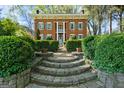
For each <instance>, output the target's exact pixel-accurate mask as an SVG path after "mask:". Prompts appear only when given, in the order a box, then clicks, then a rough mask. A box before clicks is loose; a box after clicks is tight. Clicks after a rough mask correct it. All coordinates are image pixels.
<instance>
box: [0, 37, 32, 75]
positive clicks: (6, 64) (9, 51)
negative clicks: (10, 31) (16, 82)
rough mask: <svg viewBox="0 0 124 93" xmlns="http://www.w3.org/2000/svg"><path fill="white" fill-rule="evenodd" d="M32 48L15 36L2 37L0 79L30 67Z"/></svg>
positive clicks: (0, 42)
mask: <svg viewBox="0 0 124 93" xmlns="http://www.w3.org/2000/svg"><path fill="white" fill-rule="evenodd" d="M33 53H34V51H33V49H32V47H31V46H30V45H29V44H28V43H26V42H25V41H23V40H21V39H19V38H17V37H15V36H0V77H5V76H8V75H11V74H15V73H19V72H21V71H23V70H25V69H27V68H28V67H29V64H28V62H27V61H28V60H29V59H32V56H33Z"/></svg>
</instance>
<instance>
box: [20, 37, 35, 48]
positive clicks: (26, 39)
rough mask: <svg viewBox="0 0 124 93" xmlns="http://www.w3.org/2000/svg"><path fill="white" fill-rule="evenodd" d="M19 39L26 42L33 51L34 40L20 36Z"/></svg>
mask: <svg viewBox="0 0 124 93" xmlns="http://www.w3.org/2000/svg"><path fill="white" fill-rule="evenodd" d="M19 38H20V39H22V40H24V41H26V42H28V43H29V44H30V45H31V47H32V48H33V49H34V50H35V42H34V40H33V39H32V38H30V37H24V36H20V37H19Z"/></svg>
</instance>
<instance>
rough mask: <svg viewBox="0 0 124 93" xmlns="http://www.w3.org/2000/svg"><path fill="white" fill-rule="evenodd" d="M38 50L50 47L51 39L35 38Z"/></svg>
mask: <svg viewBox="0 0 124 93" xmlns="http://www.w3.org/2000/svg"><path fill="white" fill-rule="evenodd" d="M35 46H36V50H37V51H39V50H42V49H48V48H49V41H48V40H35Z"/></svg>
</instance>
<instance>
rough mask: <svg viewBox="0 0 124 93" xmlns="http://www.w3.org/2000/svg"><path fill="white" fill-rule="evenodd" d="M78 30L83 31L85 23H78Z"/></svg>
mask: <svg viewBox="0 0 124 93" xmlns="http://www.w3.org/2000/svg"><path fill="white" fill-rule="evenodd" d="M80 24H81V26H82V27H81V28H79V25H80ZM78 30H83V22H78Z"/></svg>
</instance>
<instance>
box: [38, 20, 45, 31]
mask: <svg viewBox="0 0 124 93" xmlns="http://www.w3.org/2000/svg"><path fill="white" fill-rule="evenodd" d="M38 29H39V30H44V22H38Z"/></svg>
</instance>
